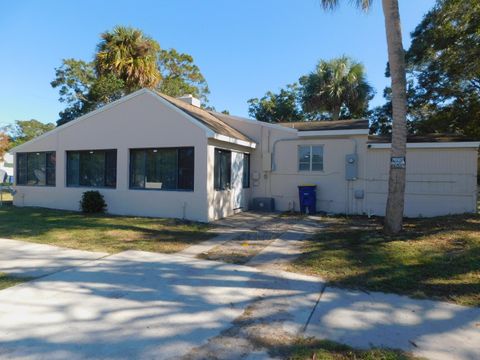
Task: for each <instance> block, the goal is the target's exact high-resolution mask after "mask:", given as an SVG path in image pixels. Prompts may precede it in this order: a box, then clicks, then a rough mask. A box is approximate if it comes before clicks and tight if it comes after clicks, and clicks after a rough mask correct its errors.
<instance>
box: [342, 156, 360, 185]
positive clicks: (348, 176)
mask: <svg viewBox="0 0 480 360" xmlns="http://www.w3.org/2000/svg"><path fill="white" fill-rule="evenodd" d="M357 178H358V155H357V154H348V155H345V180H347V181H353V180H357Z"/></svg>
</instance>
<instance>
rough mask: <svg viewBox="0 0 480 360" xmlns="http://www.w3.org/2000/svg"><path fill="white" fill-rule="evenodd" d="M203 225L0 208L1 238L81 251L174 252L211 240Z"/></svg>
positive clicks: (34, 209) (36, 209)
mask: <svg viewBox="0 0 480 360" xmlns="http://www.w3.org/2000/svg"><path fill="white" fill-rule="evenodd" d="M208 229H209V226H208V225H206V224H201V223H195V222H188V221H181V220H175V219H158V218H141V217H126V216H112V215H84V214H81V213H77V212H70V211H59V210H49V209H42V208H17V207H13V206H4V207H1V208H0V238H2V237H3V238H10V239H17V240H25V241H31V242H36V243H42V244H50V245H57V246H63V247H69V248H74V249H81V250H90V251H102V252H108V253H116V252H121V251H125V250H143V251H152V252H163V253H174V252H178V251H181V250H183V249H185V248H186V247H188V246H190V245H193V244H196V243H198V242H201V241H205V240H207V239H209V238H211V237H212V234H211V233H209V232H208Z"/></svg>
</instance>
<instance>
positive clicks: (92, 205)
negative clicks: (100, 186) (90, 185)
mask: <svg viewBox="0 0 480 360" xmlns="http://www.w3.org/2000/svg"><path fill="white" fill-rule="evenodd" d="M80 208H81V209H82V211H83V212H84V213H89V214H93V213H103V212H105V211H106V210H107V203H106V202H105V199H104V198H103V195H102V194H100V193H99V192H98V191H85V192H84V193H83V194H82V200H81V201H80Z"/></svg>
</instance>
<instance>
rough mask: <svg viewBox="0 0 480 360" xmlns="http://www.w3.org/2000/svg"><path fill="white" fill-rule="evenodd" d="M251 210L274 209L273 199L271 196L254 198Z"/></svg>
mask: <svg viewBox="0 0 480 360" xmlns="http://www.w3.org/2000/svg"><path fill="white" fill-rule="evenodd" d="M252 210H254V211H265V212H273V211H275V200H274V199H273V198H254V199H253V201H252Z"/></svg>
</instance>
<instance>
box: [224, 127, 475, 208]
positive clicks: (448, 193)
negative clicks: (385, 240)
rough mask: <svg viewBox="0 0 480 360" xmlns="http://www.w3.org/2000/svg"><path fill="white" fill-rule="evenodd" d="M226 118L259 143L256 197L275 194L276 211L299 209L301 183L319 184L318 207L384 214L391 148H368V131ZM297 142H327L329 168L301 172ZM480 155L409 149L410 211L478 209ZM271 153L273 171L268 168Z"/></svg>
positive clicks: (254, 160)
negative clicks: (350, 162)
mask: <svg viewBox="0 0 480 360" xmlns="http://www.w3.org/2000/svg"><path fill="white" fill-rule="evenodd" d="M227 122H228V123H229V124H230V125H231V126H233V127H235V128H237V129H238V130H239V131H241V132H243V133H244V134H246V135H247V136H249V137H250V138H252V139H253V140H255V141H256V142H257V143H258V146H257V149H256V150H255V151H254V152H253V154H252V157H251V161H252V164H251V169H252V172H251V184H252V187H251V195H250V198H251V199H252V198H255V197H273V198H274V199H275V206H276V209H277V210H280V211H287V210H299V201H298V188H297V186H298V185H301V184H316V185H317V210H319V211H325V212H329V213H343V214H372V215H380V216H383V215H384V214H385V207H386V199H387V191H388V169H389V158H390V149H373V148H372V149H369V148H368V146H367V135H366V134H365V135H348V134H344V135H339V136H314V137H313V136H312V137H309V138H305V137H298V135H297V133H296V131H294V130H291V129H287V128H282V127H280V126H275V125H271V124H265V123H259V122H255V121H252V120H244V119H227ZM302 135H303V134H302ZM298 145H323V147H324V170H323V171H319V172H299V171H298ZM355 145H356V150H355ZM433 146H435V145H433ZM459 146H461V145H459ZM355 152H356V153H357V155H358V178H357V180H354V181H347V180H345V156H346V155H348V154H353V153H355ZM272 154H273V156H272ZM477 156H478V148H472V147H470V148H467V147H464V148H461V147H458V148H454V147H452V148H444V149H439V148H424V149H417V148H408V150H407V187H406V198H405V215H406V216H408V217H416V216H437V215H446V214H454V213H465V212H476V206H477V205H476V201H477V186H476V181H477V180H476V176H477ZM269 157H272V158H273V170H272V171H268V169H267V167H264V163H265V159H268V158H269ZM266 162H267V163H268V160H267V161H266ZM356 190H363V192H364V196H363V198H361V199H356V198H355V191H356Z"/></svg>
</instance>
